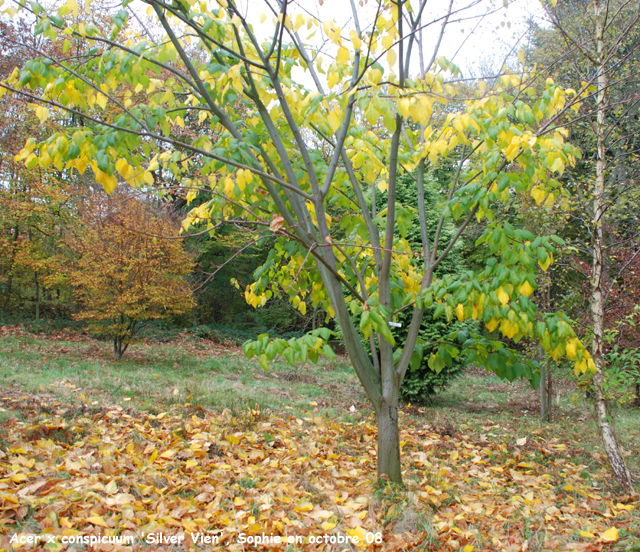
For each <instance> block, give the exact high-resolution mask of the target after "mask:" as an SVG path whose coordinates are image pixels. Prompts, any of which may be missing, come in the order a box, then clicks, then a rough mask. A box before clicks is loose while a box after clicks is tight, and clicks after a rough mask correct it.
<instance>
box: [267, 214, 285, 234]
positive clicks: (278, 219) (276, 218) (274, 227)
mask: <svg viewBox="0 0 640 552" xmlns="http://www.w3.org/2000/svg"><path fill="white" fill-rule="evenodd" d="M283 226H284V218H283V217H282V216H281V215H273V216H272V217H271V222H270V223H269V230H271V231H272V232H274V233H276V232H278V230H280V228H282V227H283Z"/></svg>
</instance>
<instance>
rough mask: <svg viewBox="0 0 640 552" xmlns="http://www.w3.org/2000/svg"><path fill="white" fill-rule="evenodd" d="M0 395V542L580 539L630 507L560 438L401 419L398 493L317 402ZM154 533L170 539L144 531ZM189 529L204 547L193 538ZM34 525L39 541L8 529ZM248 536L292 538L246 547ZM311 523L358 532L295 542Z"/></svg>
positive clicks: (626, 517) (364, 441)
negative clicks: (176, 402)
mask: <svg viewBox="0 0 640 552" xmlns="http://www.w3.org/2000/svg"><path fill="white" fill-rule="evenodd" d="M0 404H2V407H3V408H2V411H3V412H5V415H10V413H11V411H12V410H20V413H21V414H20V416H21V419H20V418H19V417H15V416H13V417H12V418H9V419H5V421H4V422H3V424H2V427H0V445H1V447H0V548H2V549H4V550H12V549H13V550H27V549H42V550H64V549H67V547H68V549H70V550H75V549H77V548H75V546H76V545H75V544H74V545H67V544H65V543H64V542H63V540H64V539H63V538H62V537H63V536H66V537H74V536H78V535H85V536H91V535H103V536H108V535H120V536H127V535H128V536H132V537H134V538H135V544H133V545H132V546H118V545H114V544H103V543H96V544H94V545H93V546H89V547H88V548H87V547H84V546H83V547H80V548H81V549H85V550H86V549H89V550H137V549H139V548H142V549H144V550H149V551H151V550H184V549H185V548H186V549H187V550H189V549H191V550H196V549H200V550H243V551H246V552H248V551H250V550H283V551H284V550H291V551H293V550H318V551H323V550H324V551H342V550H362V549H367V550H376V551H379V550H384V551H396V550H456V551H457V550H461V551H464V552H471V551H473V552H480V551H498V550H499V551H503V550H504V551H509V552H525V551H527V550H561V551H564V550H567V551H573V550H575V551H578V552H595V551H601V550H607V549H609V548H610V546H611V545H612V544H613V543H615V542H616V541H617V540H618V539H619V538H621V537H623V536H625V535H626V534H627V533H628V532H629V530H630V526H631V525H632V522H633V520H634V516H636V515H637V507H638V502H637V495H635V496H631V497H627V499H624V498H623V499H620V498H614V497H613V496H611V495H608V494H607V493H606V492H605V491H603V490H602V486H600V488H599V489H595V490H594V487H593V479H592V478H591V477H588V478H585V474H584V471H585V470H588V469H589V468H587V466H585V465H581V464H579V463H574V462H573V461H572V456H571V454H570V452H571V451H570V450H568V445H567V444H565V443H562V442H560V441H553V440H548V439H545V438H543V437H542V435H541V434H540V435H531V436H528V437H527V438H520V439H517V437H516V436H513V438H511V439H509V438H507V437H505V438H494V437H491V438H490V439H488V438H487V436H486V435H480V436H479V437H476V438H475V440H474V439H473V438H471V437H469V436H466V435H465V434H463V433H461V432H460V431H456V430H455V428H435V427H433V426H429V425H425V424H424V423H423V422H422V421H420V420H419V419H418V420H416V419H414V418H409V417H407V416H405V417H403V418H402V425H403V430H402V437H401V438H402V442H403V461H404V467H405V480H406V482H407V490H406V491H404V492H398V491H397V489H396V490H394V489H393V487H392V486H389V485H387V487H386V488H385V487H384V486H383V487H380V485H378V486H376V482H375V463H376V462H375V459H376V451H375V444H376V429H375V425H374V424H372V423H370V422H368V421H361V422H354V423H343V422H341V423H336V422H335V421H333V420H331V419H328V418H326V417H324V416H322V415H321V414H320V413H319V412H317V411H316V412H310V413H309V416H308V417H303V418H296V417H293V416H289V417H287V415H282V417H276V416H273V415H269V416H268V415H265V414H263V413H261V412H258V411H248V412H246V413H245V414H244V415H243V416H241V417H240V418H232V417H231V414H230V413H229V412H222V413H218V414H214V413H212V412H208V411H205V410H202V409H200V408H198V407H196V408H194V407H191V406H189V405H184V406H174V407H172V409H171V410H169V411H168V412H166V413H160V414H158V415H153V414H150V413H145V412H138V411H135V410H134V409H129V410H126V409H123V408H122V407H119V406H114V407H99V406H88V407H87V406H80V407H76V406H74V407H70V406H69V405H65V404H62V403H60V402H58V401H57V400H56V399H55V398H53V397H48V398H47V397H46V396H45V397H44V398H43V396H42V395H40V396H37V395H31V396H26V395H25V396H9V395H7V394H5V396H4V397H0ZM310 410H312V409H310ZM487 430H488V431H489V432H490V430H491V428H490V427H488V428H487ZM591 475H592V476H593V477H596V476H598V477H600V478H606V477H607V476H606V474H605V473H604V472H603V473H599V474H591ZM601 480H602V479H601ZM159 533H162V534H163V535H164V538H165V539H168V538H169V537H171V536H179V535H184V536H185V539H184V542H182V543H181V544H179V545H178V544H175V545H174V544H171V543H170V542H169V541H167V540H165V541H163V542H169V544H167V545H162V546H156V544H158V541H157V540H156V541H155V542H154V543H149V542H148V540H145V535H148V534H154V535H156V536H157V535H158V534H159ZM196 533H202V534H206V535H211V536H213V535H217V536H218V539H219V544H218V545H214V544H208V545H200V544H195V543H193V542H192V538H191V534H196ZM377 533H380V535H379V536H377V535H376V534H377ZM36 534H43V535H55V538H54V537H51V540H52V542H50V543H47V544H44V543H43V542H40V543H38V544H33V543H26V544H24V545H21V546H20V545H19V543H18V542H17V538H19V537H24V538H23V540H26V537H27V536H28V535H36ZM242 534H244V538H245V542H241V538H240V537H241V535H242ZM263 534H264V535H281V536H282V538H283V539H286V537H288V536H293V537H301V538H302V539H303V541H304V542H303V543H302V544H293V545H287V544H272V545H260V546H255V545H252V544H249V542H250V541H249V539H248V536H251V535H263ZM325 535H327V536H331V535H333V536H335V537H336V539H337V536H338V535H341V536H343V537H345V536H351V537H355V536H358V537H359V544H358V545H356V546H354V545H345V544H337V543H336V544H334V543H331V542H328V543H325V542H323V543H321V544H318V543H310V542H308V541H309V540H310V538H311V537H318V536H322V537H323V538H325V537H324V536H325ZM155 538H156V539H157V537H155ZM367 538H368V539H369V540H373V541H376V540H378V541H379V542H378V543H376V542H373V543H371V544H367V542H366V541H367ZM12 540H13V542H11V541H12ZM68 540H69V539H68V538H67V541H68ZM352 540H353V539H352Z"/></svg>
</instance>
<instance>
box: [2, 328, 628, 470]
mask: <svg viewBox="0 0 640 552" xmlns="http://www.w3.org/2000/svg"><path fill="white" fill-rule="evenodd" d="M0 379H1V381H2V382H3V384H2V387H3V388H4V391H5V392H7V391H10V390H12V389H14V390H15V391H16V392H18V391H22V392H31V393H42V392H46V393H48V394H52V395H54V396H57V397H58V398H59V399H60V400H64V401H66V402H68V404H69V405H70V406H71V407H73V406H78V405H82V404H85V405H88V406H96V405H101V404H107V403H117V404H120V405H122V406H123V407H126V408H129V407H133V408H135V409H142V410H147V411H150V412H152V413H156V414H157V413H159V412H161V411H162V410H165V409H167V408H169V407H171V406H172V405H177V404H185V403H187V404H189V405H190V406H191V407H192V408H193V409H195V410H197V409H198V408H202V409H211V410H215V411H219V410H224V409H228V410H230V411H231V412H232V413H233V414H234V415H238V416H240V414H241V413H242V412H244V411H247V410H257V411H275V412H284V411H288V413H289V414H294V415H296V416H298V417H303V416H304V415H306V414H308V412H309V410H310V406H313V407H314V411H318V412H320V413H321V414H322V415H325V416H331V417H337V418H339V419H341V420H343V421H347V422H349V421H356V420H359V419H362V418H363V417H370V415H371V408H370V406H369V404H368V402H367V399H366V396H365V395H364V392H363V391H362V388H361V386H360V384H359V382H358V380H357V378H356V376H355V374H354V372H353V370H352V369H351V367H350V365H349V363H348V362H347V360H346V359H344V358H342V359H341V358H338V359H336V360H335V361H333V362H329V361H327V360H326V359H324V360H322V361H321V362H320V363H319V364H317V365H312V364H305V365H302V366H296V367H292V366H289V365H288V364H286V363H285V362H283V361H275V362H273V363H272V364H271V365H270V368H269V370H268V371H265V370H264V369H263V368H262V367H261V366H260V365H259V364H258V363H257V362H256V361H255V360H253V359H252V360H248V359H247V358H246V357H245V356H244V355H243V353H242V350H241V349H240V348H239V347H223V346H221V345H216V344H213V343H211V342H209V341H206V340H193V339H183V340H179V341H174V342H170V343H157V342H149V343H140V344H136V345H132V346H131V347H130V349H129V350H128V351H127V353H126V354H125V355H124V357H123V358H122V359H121V360H120V361H116V360H114V358H113V356H112V354H111V348H110V344H109V343H106V342H101V341H97V340H94V339H91V338H89V337H86V336H83V335H80V334H76V333H68V334H62V335H60V334H57V335H55V336H54V337H53V338H52V337H46V336H43V335H33V334H30V333H28V332H25V331H16V332H14V333H10V334H8V335H3V336H1V337H0ZM352 407H354V408H355V411H354V409H353V408H352ZM538 409H539V399H538V395H537V392H535V391H533V390H532V389H531V388H530V386H529V384H528V383H526V382H521V381H517V382H514V383H509V382H505V381H502V380H500V379H499V378H497V377H495V376H492V375H490V374H488V373H486V372H484V371H480V370H467V371H466V373H465V375H464V376H463V377H462V378H458V379H456V380H454V381H453V383H452V385H451V386H450V387H449V388H448V389H447V390H445V391H444V392H442V393H441V394H440V395H438V396H437V397H435V398H434V399H433V401H432V402H431V403H428V404H426V405H424V406H420V407H415V406H412V405H407V407H406V408H405V409H404V411H403V419H404V420H405V423H410V424H413V423H417V424H420V423H423V422H425V421H428V422H429V423H431V424H432V425H434V426H446V425H447V424H449V425H450V426H451V427H452V428H454V429H455V430H457V431H463V432H466V433H469V434H471V435H475V436H483V435H484V436H485V438H486V439H492V438H497V437H501V438H502V437H504V436H505V434H506V435H511V436H513V440H514V441H515V440H516V439H522V438H525V437H527V436H531V435H534V434H537V433H540V432H542V433H544V434H546V435H547V436H549V437H550V438H555V439H557V440H558V441H566V442H568V443H571V451H572V454H573V455H574V456H575V457H576V458H577V457H580V459H581V461H582V462H584V463H586V464H587V465H591V464H594V463H598V462H600V461H601V460H602V458H601V457H602V455H603V454H604V451H603V450H602V447H601V444H600V440H599V436H598V432H597V425H596V420H595V418H594V413H593V407H592V405H591V404H590V403H589V402H588V401H587V400H586V399H585V398H584V395H583V394H582V393H580V392H579V390H578V389H577V387H576V386H575V383H574V382H573V380H572V379H570V377H569V376H566V377H564V378H563V377H562V375H561V374H556V381H555V382H554V399H553V412H552V416H553V417H554V419H555V420H554V421H552V423H551V424H542V423H541V422H540V419H539V415H538ZM10 415H17V416H19V412H18V413H17V414H16V413H15V412H14V413H9V412H0V420H1V419H6V418H7V417H9V416H10ZM613 415H614V417H615V424H616V429H617V433H618V437H619V440H620V443H621V445H622V448H623V450H624V452H625V455H626V457H627V459H628V462H629V465H630V468H631V469H632V470H633V471H636V472H638V471H640V450H639V445H640V438H639V434H640V409H639V408H634V407H631V406H626V407H618V408H614V409H613ZM587 477H588V474H587Z"/></svg>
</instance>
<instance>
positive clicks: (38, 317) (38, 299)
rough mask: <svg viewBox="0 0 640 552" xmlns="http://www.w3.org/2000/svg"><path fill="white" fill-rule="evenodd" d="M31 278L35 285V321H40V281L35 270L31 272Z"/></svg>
mask: <svg viewBox="0 0 640 552" xmlns="http://www.w3.org/2000/svg"><path fill="white" fill-rule="evenodd" d="M33 280H34V282H35V286H36V322H40V281H39V280H38V271H37V270H36V271H35V272H34V273H33Z"/></svg>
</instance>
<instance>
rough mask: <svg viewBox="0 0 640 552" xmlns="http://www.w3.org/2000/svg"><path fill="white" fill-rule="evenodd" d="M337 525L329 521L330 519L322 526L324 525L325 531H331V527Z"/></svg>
mask: <svg viewBox="0 0 640 552" xmlns="http://www.w3.org/2000/svg"><path fill="white" fill-rule="evenodd" d="M335 526H336V524H335V523H329V522H328V521H325V522H324V523H323V524H322V525H321V526H320V527H322V529H323V530H324V531H331V529H333V528H334V527H335Z"/></svg>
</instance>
